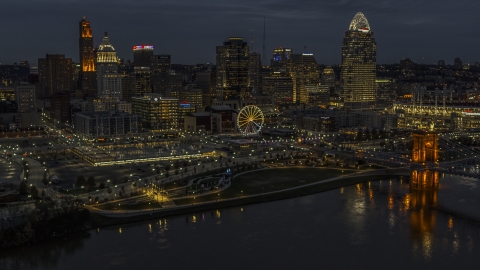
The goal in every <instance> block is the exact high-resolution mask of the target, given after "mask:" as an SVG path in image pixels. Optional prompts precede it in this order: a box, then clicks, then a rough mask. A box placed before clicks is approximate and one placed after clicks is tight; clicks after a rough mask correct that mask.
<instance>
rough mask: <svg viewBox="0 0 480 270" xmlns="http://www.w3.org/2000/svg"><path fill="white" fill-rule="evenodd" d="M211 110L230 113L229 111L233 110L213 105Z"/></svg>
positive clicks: (225, 106) (226, 106) (228, 107)
mask: <svg viewBox="0 0 480 270" xmlns="http://www.w3.org/2000/svg"><path fill="white" fill-rule="evenodd" d="M210 108H212V109H213V110H216V111H229V110H231V109H232V108H230V106H228V105H212V106H210Z"/></svg>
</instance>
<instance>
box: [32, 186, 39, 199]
mask: <svg viewBox="0 0 480 270" xmlns="http://www.w3.org/2000/svg"><path fill="white" fill-rule="evenodd" d="M30 195H32V198H34V199H37V198H38V189H37V187H36V186H32V187H30Z"/></svg>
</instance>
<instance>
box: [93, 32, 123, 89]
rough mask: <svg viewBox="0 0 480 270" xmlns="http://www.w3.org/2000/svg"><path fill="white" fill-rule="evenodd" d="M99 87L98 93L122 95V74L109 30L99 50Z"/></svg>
mask: <svg viewBox="0 0 480 270" xmlns="http://www.w3.org/2000/svg"><path fill="white" fill-rule="evenodd" d="M97 89H98V95H109V96H114V97H121V96H122V75H121V74H120V73H119V66H118V58H117V52H116V51H115V48H114V47H113V46H112V44H111V43H110V40H109V38H108V33H107V32H105V35H104V37H103V40H102V43H101V44H100V46H99V47H98V51H97Z"/></svg>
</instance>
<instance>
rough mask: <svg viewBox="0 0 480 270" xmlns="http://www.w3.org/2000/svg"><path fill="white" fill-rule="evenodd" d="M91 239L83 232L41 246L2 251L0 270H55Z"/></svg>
mask: <svg viewBox="0 0 480 270" xmlns="http://www.w3.org/2000/svg"><path fill="white" fill-rule="evenodd" d="M89 238H90V233H88V232H83V233H79V234H74V235H69V236H68V238H64V239H56V240H55V241H54V242H47V243H43V244H42V245H41V246H35V247H25V248H17V249H13V250H6V251H2V254H1V256H0V269H11V270H17V269H18V270H24V269H54V268H56V267H57V263H58V262H59V260H60V259H61V258H63V257H66V256H73V255H74V254H76V253H77V252H78V251H79V250H81V249H83V247H84V243H85V240H88V239H89ZM32 248H33V249H34V252H32Z"/></svg>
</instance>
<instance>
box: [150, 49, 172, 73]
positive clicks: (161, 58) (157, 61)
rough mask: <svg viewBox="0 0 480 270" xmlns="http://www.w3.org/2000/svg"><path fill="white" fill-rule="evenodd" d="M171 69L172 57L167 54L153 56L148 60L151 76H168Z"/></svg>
mask: <svg viewBox="0 0 480 270" xmlns="http://www.w3.org/2000/svg"><path fill="white" fill-rule="evenodd" d="M171 68H172V56H171V55H169V54H160V55H153V56H152V57H151V58H150V71H151V72H152V74H168V73H169V72H170V69H171Z"/></svg>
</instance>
